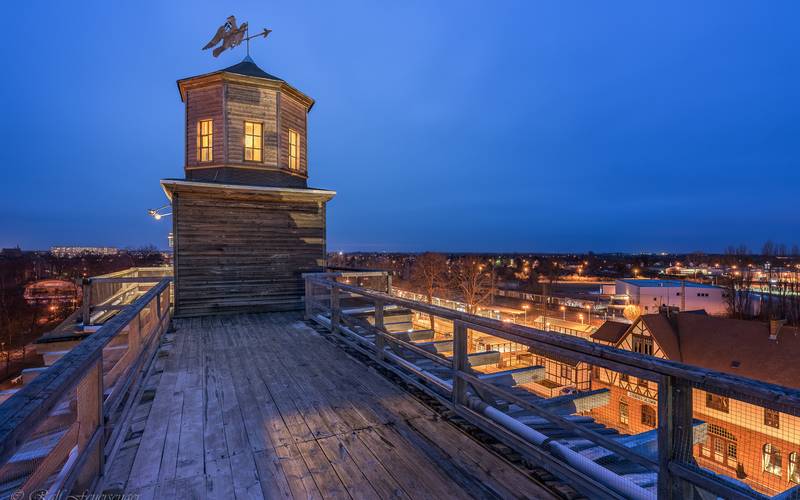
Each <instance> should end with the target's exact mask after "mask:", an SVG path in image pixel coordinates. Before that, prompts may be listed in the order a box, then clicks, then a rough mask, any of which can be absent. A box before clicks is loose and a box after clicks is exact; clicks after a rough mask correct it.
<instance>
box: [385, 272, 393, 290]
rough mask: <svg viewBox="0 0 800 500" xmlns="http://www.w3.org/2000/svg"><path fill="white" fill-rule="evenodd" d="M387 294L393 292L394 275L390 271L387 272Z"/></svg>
mask: <svg viewBox="0 0 800 500" xmlns="http://www.w3.org/2000/svg"><path fill="white" fill-rule="evenodd" d="M386 294H387V295H391V294H392V275H391V274H390V273H386Z"/></svg>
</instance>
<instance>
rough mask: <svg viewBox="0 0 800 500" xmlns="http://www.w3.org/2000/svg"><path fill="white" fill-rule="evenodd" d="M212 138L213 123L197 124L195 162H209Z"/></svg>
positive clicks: (201, 121) (201, 122)
mask: <svg viewBox="0 0 800 500" xmlns="http://www.w3.org/2000/svg"><path fill="white" fill-rule="evenodd" d="M213 138H214V122H213V121H212V120H200V121H199V122H197V161H211V160H212V159H213V154H212V140H213Z"/></svg>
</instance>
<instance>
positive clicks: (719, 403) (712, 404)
mask: <svg viewBox="0 0 800 500" xmlns="http://www.w3.org/2000/svg"><path fill="white" fill-rule="evenodd" d="M729 407H730V401H729V400H728V398H726V397H724V396H718V395H716V394H711V393H710V392H707V393H706V408H711V409H712V410H717V411H724V412H725V413H728V409H729Z"/></svg>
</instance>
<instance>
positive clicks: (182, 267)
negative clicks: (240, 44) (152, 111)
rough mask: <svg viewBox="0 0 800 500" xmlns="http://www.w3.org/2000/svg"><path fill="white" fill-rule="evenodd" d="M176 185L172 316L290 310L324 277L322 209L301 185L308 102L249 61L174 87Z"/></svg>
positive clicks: (322, 196) (319, 193)
mask: <svg viewBox="0 0 800 500" xmlns="http://www.w3.org/2000/svg"><path fill="white" fill-rule="evenodd" d="M178 89H179V90H180V95H181V100H182V101H183V102H184V103H185V105H186V130H185V134H186V135H185V138H186V161H185V175H186V178H185V179H180V180H179V179H164V180H162V181H161V186H162V187H163V189H164V191H165V193H166V194H167V197H168V198H169V199H170V201H171V203H172V215H173V250H174V253H175V257H174V266H175V315H176V316H199V315H206V314H224V313H237V312H247V311H254V312H255V311H284V310H292V309H300V308H301V307H302V304H303V280H302V277H301V275H302V273H306V272H317V271H321V270H322V269H324V267H325V257H326V245H325V241H326V240H325V203H326V202H327V201H329V200H330V199H331V198H333V196H334V195H335V194H336V193H335V192H333V191H326V190H320V189H312V188H309V187H308V185H307V178H308V154H307V128H306V124H307V115H308V111H309V110H310V109H311V107H312V106H313V105H314V101H313V99H311V98H310V97H308V96H307V95H305V94H303V93H302V92H300V91H299V90H297V89H295V88H294V87H292V86H291V85H289V84H288V83H286V82H285V81H284V80H282V79H280V78H277V77H275V76H272V75H270V74H268V73H266V72H264V71H263V70H262V69H261V68H259V67H258V66H256V64H255V63H254V62H253V61H252V59H250V58H249V57H247V58H245V60H244V61H242V62H241V63H239V64H236V65H234V66H231V67H229V68H225V69H223V70H220V71H215V72H213V73H208V74H204V75H199V76H194V77H191V78H185V79H183V80H179V81H178Z"/></svg>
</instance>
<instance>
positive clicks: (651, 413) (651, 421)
mask: <svg viewBox="0 0 800 500" xmlns="http://www.w3.org/2000/svg"><path fill="white" fill-rule="evenodd" d="M640 411H641V415H640V419H641V423H642V425H646V426H647V427H656V426H657V425H658V423H657V417H656V410H655V409H654V408H653V407H652V406H649V405H642V409H641V410H640Z"/></svg>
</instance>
